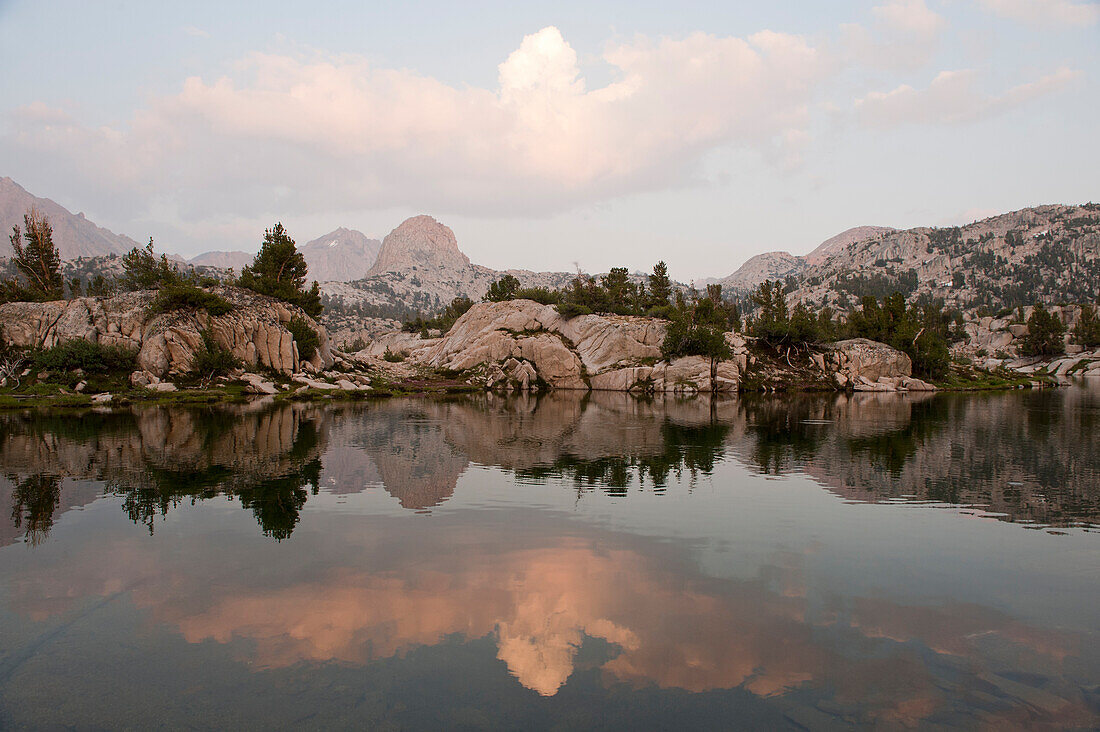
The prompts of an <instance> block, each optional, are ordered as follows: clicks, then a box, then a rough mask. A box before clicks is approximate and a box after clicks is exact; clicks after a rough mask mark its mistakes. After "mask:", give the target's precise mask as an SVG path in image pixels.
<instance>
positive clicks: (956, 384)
mask: <svg viewBox="0 0 1100 732" xmlns="http://www.w3.org/2000/svg"><path fill="white" fill-rule="evenodd" d="M1036 381H1038V382H1042V383H1053V380H1052V379H1051V378H1050V377H1049V376H1046V375H1045V374H1038V373H1036V374H1020V373H1016V372H1015V371H1009V370H1007V369H998V370H997V371H985V370H983V369H979V368H975V367H973V366H971V365H969V364H961V363H954V364H952V365H951V367H950V368H949V369H948V372H947V374H946V375H945V376H944V377H943V378H941V379H936V380H934V381H932V383H933V384H934V385H936V386H937V387H939V388H940V389H946V390H949V391H984V390H992V389H1019V388H1030V387H1031V386H1032V385H1033V384H1034V383H1035V382H1036Z"/></svg>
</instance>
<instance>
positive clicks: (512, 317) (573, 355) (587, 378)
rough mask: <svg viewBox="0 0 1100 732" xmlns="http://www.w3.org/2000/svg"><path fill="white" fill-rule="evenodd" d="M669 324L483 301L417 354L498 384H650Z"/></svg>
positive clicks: (619, 386) (529, 304) (530, 386)
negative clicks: (569, 314)
mask: <svg viewBox="0 0 1100 732" xmlns="http://www.w3.org/2000/svg"><path fill="white" fill-rule="evenodd" d="M664 329H665V326H664V323H663V322H661V321H658V320H654V319H652V318H638V317H630V316H615V315H582V316H579V317H576V318H572V319H569V320H565V319H564V318H562V317H561V315H559V314H558V311H557V310H556V309H555V308H553V307H552V306H549V305H540V304H539V303H536V302H532V301H531V300H512V301H509V302H502V303H481V304H478V305H475V306H474V307H472V308H471V309H470V310H469V311H468V312H467V313H466V314H465V315H463V316H462V317H461V318H459V320H458V321H457V322H456V323H455V324H454V326H453V327H452V328H451V330H450V331H449V332H448V333H447V335H446V336H444V337H443V338H441V339H439V340H438V341H437V342H435V343H432V344H431V345H429V346H427V347H425V348H422V349H420V350H417V351H414V352H413V353H412V356H413V358H415V359H417V360H419V361H421V362H423V363H426V364H428V365H429V366H433V367H435V368H441V369H448V370H452V371H472V370H474V371H479V372H481V375H482V378H483V379H484V382H485V383H486V384H487V385H488V386H490V387H493V386H504V385H512V386H514V387H516V388H519V389H525V390H526V389H534V388H536V387H538V386H539V385H540V384H545V385H546V386H549V387H550V388H555V389H589V388H592V389H605V388H606V389H616V390H621V389H623V388H624V386H625V388H642V387H643V384H644V383H645V382H646V379H647V377H649V375H650V372H651V371H652V368H653V364H654V363H656V362H657V361H659V360H660V357H661V348H660V346H661V341H662V340H663V339H664ZM624 369H625V370H626V371H624ZM626 374H629V375H626ZM627 381H629V382H630V383H629V384H627V383H626V382H627ZM706 381H707V383H706V384H696V385H695V388H696V389H697V390H700V391H704V390H706V391H709V390H710V383H709V368H708V370H707V379H706ZM649 388H656V387H653V386H652V385H650V386H649ZM662 390H663V389H662Z"/></svg>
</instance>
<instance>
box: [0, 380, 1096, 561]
mask: <svg viewBox="0 0 1100 732" xmlns="http://www.w3.org/2000/svg"><path fill="white" fill-rule="evenodd" d="M1098 415H1100V390H1097V389H1095V388H1091V389H1090V388H1073V389H1061V390H1044V391H1033V392H1012V393H999V394H984V395H972V394H936V395H931V394H924V395H905V394H854V395H836V394H796V395H786V396H776V395H772V396H759V395H756V396H753V395H744V396H742V397H740V398H737V399H728V400H718V401H713V400H710V399H707V398H698V399H694V400H685V399H672V398H669V399H636V398H634V397H632V396H629V395H623V394H607V393H604V394H588V395H585V394H577V393H554V394H550V395H546V396H541V397H534V396H530V395H520V396H512V397H503V398H502V397H499V396H496V395H473V396H467V397H462V398H455V399H443V400H434V399H433V400H425V399H418V400H388V401H385V402H377V403H369V404H360V405H356V406H348V405H344V406H328V407H322V406H316V405H310V404H291V405H287V404H283V405H274V404H268V405H262V404H253V405H247V406H244V407H241V406H234V407H217V408H215V407H208V408H178V407H177V408H160V407H157V408H140V409H134V410H112V411H108V412H87V413H81V414H79V415H73V414H72V413H68V414H65V415H59V414H55V413H49V412H44V413H30V412H27V413H18V414H4V415H0V465H2V466H3V467H4V470H5V474H6V475H7V478H8V480H9V481H10V484H11V495H12V497H11V506H12V511H11V522H10V523H9V524H8V525H7V526H5V527H2V528H0V540H12V539H15V538H16V537H17V536H23V537H24V538H25V539H26V540H28V541H30V542H31V543H38V542H41V541H42V540H43V539H44V538H45V537H46V536H47V535H48V534H49V532H50V529H51V527H52V526H53V523H54V517H55V515H56V514H57V512H58V511H65V510H68V509H69V508H72V507H74V506H78V505H83V504H86V503H91V502H92V501H93V500H95V499H96V498H97V497H99V496H102V495H103V494H104V492H106V493H109V494H113V495H117V496H120V497H121V498H122V506H123V509H124V510H125V512H126V514H127V516H129V518H130V519H131V520H133V521H134V522H135V523H140V524H143V525H144V526H146V527H147V528H148V530H149V532H150V533H152V532H153V531H154V530H155V526H156V523H157V518H158V517H160V518H163V517H165V516H166V515H167V514H168V512H169V510H170V509H173V508H175V507H177V506H180V505H181V504H185V503H191V504H194V503H195V502H197V501H202V500H207V499H211V498H214V497H218V496H222V497H228V498H230V499H232V500H237V501H240V503H241V506H242V507H244V508H246V509H248V510H250V511H251V512H252V513H253V515H254V516H255V518H256V521H257V522H258V523H259V525H260V527H261V529H262V531H263V533H264V534H265V535H267V536H269V537H272V538H274V539H276V540H280V541H281V540H283V539H287V538H289V537H290V536H291V534H292V533H293V531H294V529H295V527H296V526H297V525H298V524H299V521H300V520H301V512H302V510H303V508H304V506H305V504H306V502H307V500H308V498H309V496H310V495H311V494H317V493H318V492H319V489H320V486H321V485H322V484H324V485H325V486H326V489H327V490H331V491H333V492H335V493H340V494H346V493H355V492H358V491H362V490H364V489H366V488H367V487H368V486H379V487H381V488H383V489H384V490H385V491H386V492H387V493H388V494H389V495H390V496H392V497H393V498H395V499H396V500H397V501H398V503H399V504H400V506H401V507H402V508H405V509H409V510H413V511H431V510H433V509H435V508H436V507H438V506H440V505H441V504H443V503H444V502H446V501H448V500H450V499H451V498H452V497H453V496H454V494H455V490H456V487H457V485H458V482H459V480H460V478H461V476H462V475H463V474H464V473H465V471H466V470H467V468H468V466H469V465H470V464H475V465H488V466H494V467H497V468H500V469H503V470H505V471H508V472H510V473H511V474H512V475H514V476H515V477H516V479H517V480H519V481H520V482H527V483H548V482H551V481H563V482H565V483H566V484H568V485H570V486H572V487H573V488H574V489H576V490H577V491H579V492H584V491H602V492H604V493H606V494H608V495H613V496H624V495H627V494H628V493H629V491H630V490H631V489H632V488H633V487H634V486H636V487H637V489H643V490H652V491H655V492H664V491H666V490H668V488H669V487H670V486H674V485H676V484H677V483H682V484H684V485H685V486H686V487H687V488H688V489H689V490H690V488H691V487H692V486H694V484H695V481H696V479H697V478H698V477H699V476H712V475H714V474H715V471H716V470H717V469H718V466H719V463H721V462H723V461H733V462H736V463H740V464H742V465H746V466H749V467H750V468H753V469H755V470H757V471H759V472H762V473H765V474H768V475H784V474H788V473H792V472H800V473H803V474H806V475H808V476H809V477H810V478H812V479H813V480H815V481H817V482H818V483H819V484H821V485H823V486H824V487H826V488H827V489H828V490H830V491H832V492H834V493H836V494H837V495H839V496H841V497H842V498H845V499H848V500H860V501H888V500H899V499H900V500H916V501H931V502H937V503H946V504H952V505H964V506H980V507H982V508H984V509H987V510H989V511H991V512H996V513H997V514H999V515H1000V517H1001V518H1003V519H1004V520H1009V521H1028V522H1035V523H1039V524H1044V525H1049V526H1074V525H1082V524H1095V523H1096V522H1097V521H1098V520H1100V455H1098V454H1097V451H1096V450H1095V446H1094V445H1093V442H1094V440H1095V437H1094V435H1095V434H1096V429H1097V427H1100V416H1098ZM66 478H68V479H75V480H68V481H66V480H64V479H66ZM12 527H14V529H15V530H16V533H14V534H13V533H11V529H12Z"/></svg>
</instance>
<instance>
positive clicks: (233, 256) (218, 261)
mask: <svg viewBox="0 0 1100 732" xmlns="http://www.w3.org/2000/svg"><path fill="white" fill-rule="evenodd" d="M255 257H256V255H255V254H249V253H248V252H203V253H202V254H199V255H196V256H194V257H191V259H189V260H187V263H188V264H193V265H195V266H196V267H198V266H203V267H217V268H218V269H233V270H235V271H237V272H238V273H239V272H240V271H241V268H242V267H244V266H246V265H249V264H252V260H253V259H254V258H255Z"/></svg>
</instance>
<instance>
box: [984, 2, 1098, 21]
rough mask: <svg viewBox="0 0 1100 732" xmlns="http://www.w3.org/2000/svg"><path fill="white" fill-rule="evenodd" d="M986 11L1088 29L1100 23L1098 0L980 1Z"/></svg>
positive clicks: (1019, 19) (1015, 18)
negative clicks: (1079, 0) (1096, 0)
mask: <svg viewBox="0 0 1100 732" xmlns="http://www.w3.org/2000/svg"><path fill="white" fill-rule="evenodd" d="M978 4H979V5H981V6H982V7H983V8H985V9H986V10H988V11H990V12H992V13H996V14H997V15H1000V16H1003V17H1005V18H1012V19H1013V20H1018V21H1021V22H1023V23H1029V24H1045V25H1075V26H1087V25H1092V24H1093V23H1096V22H1097V21H1100V3H1097V2H1095V0H1085V1H1084V2H1074V0H978Z"/></svg>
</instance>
